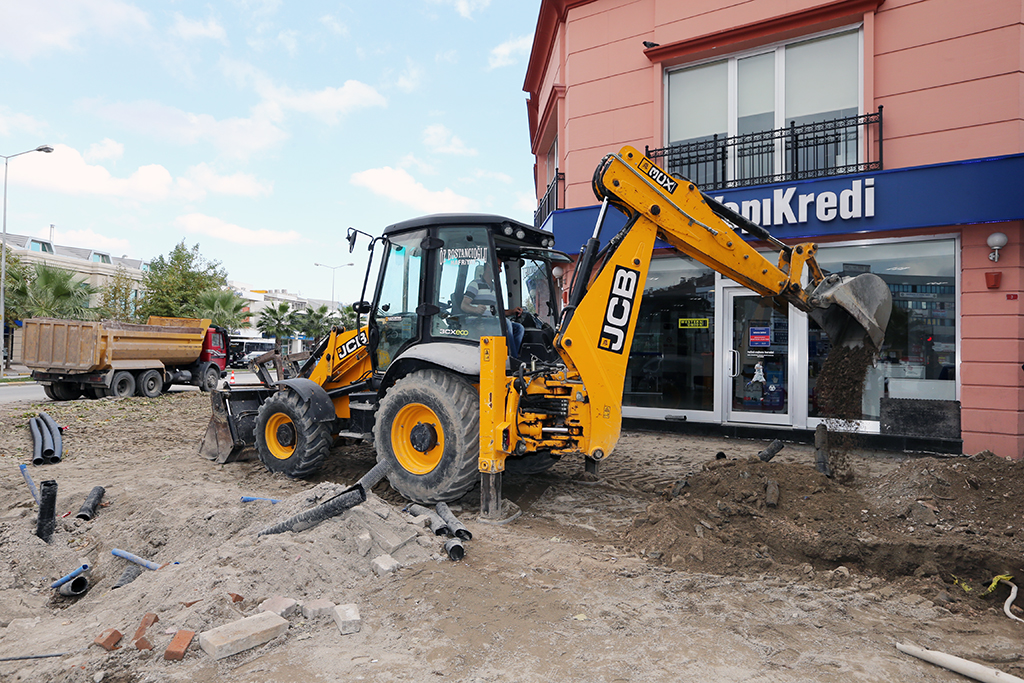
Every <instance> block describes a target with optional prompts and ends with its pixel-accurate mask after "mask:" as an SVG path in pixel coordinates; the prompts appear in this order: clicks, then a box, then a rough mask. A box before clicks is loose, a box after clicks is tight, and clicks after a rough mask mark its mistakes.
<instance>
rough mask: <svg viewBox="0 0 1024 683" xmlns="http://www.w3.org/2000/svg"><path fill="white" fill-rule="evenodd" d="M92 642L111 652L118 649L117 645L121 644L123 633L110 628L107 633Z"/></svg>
mask: <svg viewBox="0 0 1024 683" xmlns="http://www.w3.org/2000/svg"><path fill="white" fill-rule="evenodd" d="M92 642H94V643H95V644H97V645H99V646H100V647H102V648H103V649H104V650H107V651H108V652H109V651H110V650H114V649H116V648H117V644H118V643H119V642H121V632H120V631H118V630H117V629H116V628H108V629H107V630H106V631H104V632H103V633H101V634H99V635H98V636H96V640H94V641H92Z"/></svg>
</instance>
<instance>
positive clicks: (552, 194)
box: [533, 169, 565, 228]
mask: <svg viewBox="0 0 1024 683" xmlns="http://www.w3.org/2000/svg"><path fill="white" fill-rule="evenodd" d="M564 208H565V174H564V173H559V172H558V170H557V169H556V170H555V179H554V180H552V181H551V184H550V185H548V189H547V190H545V191H544V196H543V197H541V200H540V202H539V203H538V204H537V210H536V211H534V212H533V227H535V228H539V227H540V226H542V225H544V221H546V220H547V218H548V216H550V215H551V213H552V212H554V211H557V210H558V209H564Z"/></svg>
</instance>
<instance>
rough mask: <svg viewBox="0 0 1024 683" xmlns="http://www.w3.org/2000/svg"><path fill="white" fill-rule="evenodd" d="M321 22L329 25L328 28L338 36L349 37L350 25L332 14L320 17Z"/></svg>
mask: <svg viewBox="0 0 1024 683" xmlns="http://www.w3.org/2000/svg"><path fill="white" fill-rule="evenodd" d="M320 23H321V24H323V25H324V26H326V27H327V30H328V31H330V32H331V33H333V34H334V35H337V36H342V37H344V38H348V26H346V25H345V24H343V23H342V22H340V21H338V20H337V19H336V18H335V17H333V16H331V15H330V14H325V15H324V16H322V17H320Z"/></svg>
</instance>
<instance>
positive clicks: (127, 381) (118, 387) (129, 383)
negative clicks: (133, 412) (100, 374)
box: [106, 370, 135, 398]
mask: <svg viewBox="0 0 1024 683" xmlns="http://www.w3.org/2000/svg"><path fill="white" fill-rule="evenodd" d="M106 393H107V396H113V397H114V398H124V397H125V396H131V395H132V394H134V393H135V376H134V375H132V373H130V372H128V371H127V370H118V371H117V372H115V373H114V378H113V379H112V380H110V388H109V389H107V392H106Z"/></svg>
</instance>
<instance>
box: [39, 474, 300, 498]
mask: <svg viewBox="0 0 1024 683" xmlns="http://www.w3.org/2000/svg"><path fill="white" fill-rule="evenodd" d="M22 467H24V465H22ZM254 500H269V501H270V502H271V503H280V502H281V501H280V500H277V499H276V498H258V497H256V496H242V502H243V503H251V502H253V501H254Z"/></svg>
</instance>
